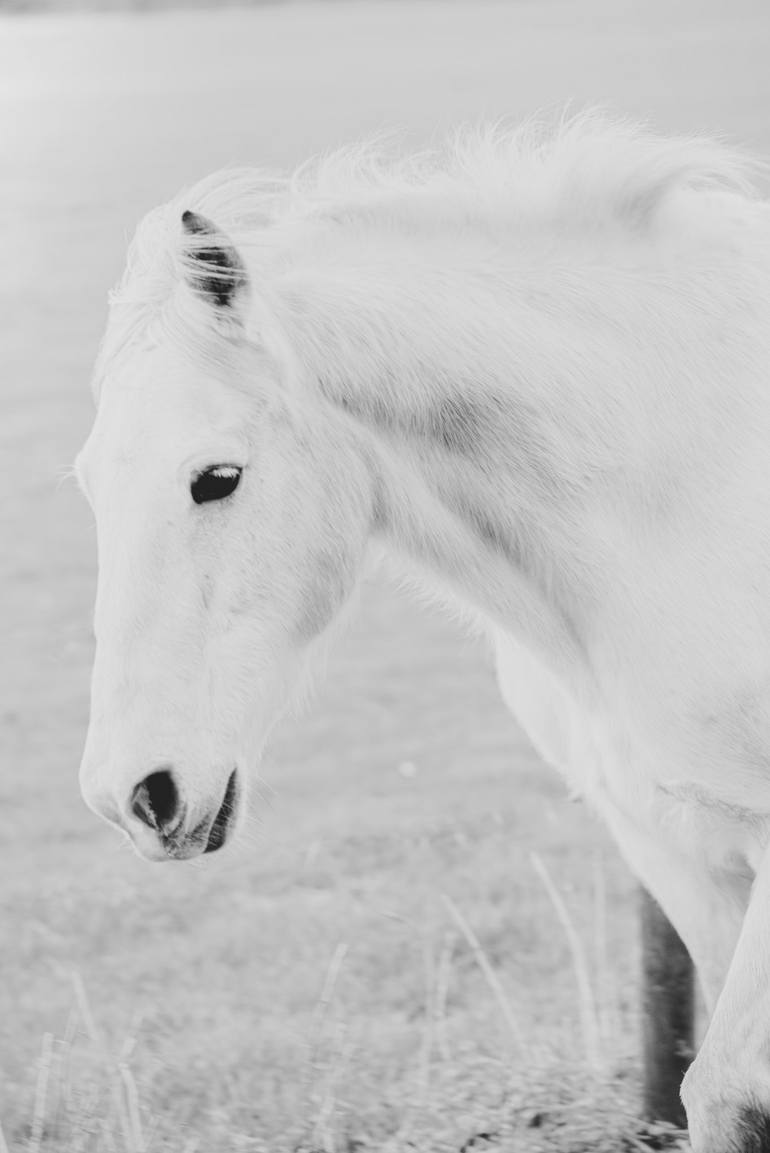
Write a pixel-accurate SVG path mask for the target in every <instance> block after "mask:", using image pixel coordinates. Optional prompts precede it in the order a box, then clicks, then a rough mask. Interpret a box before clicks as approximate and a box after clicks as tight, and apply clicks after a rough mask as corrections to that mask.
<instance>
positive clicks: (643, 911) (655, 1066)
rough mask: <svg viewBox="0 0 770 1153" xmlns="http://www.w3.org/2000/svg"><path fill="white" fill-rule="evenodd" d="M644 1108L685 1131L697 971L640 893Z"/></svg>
mask: <svg viewBox="0 0 770 1153" xmlns="http://www.w3.org/2000/svg"><path fill="white" fill-rule="evenodd" d="M640 919H641V930H642V1045H643V1061H644V1076H643V1109H644V1116H645V1119H646V1120H648V1121H668V1122H670V1123H671V1124H672V1125H678V1126H680V1127H681V1128H685V1127H686V1125H687V1119H686V1117H685V1112H684V1108H683V1106H682V1102H681V1100H680V1098H679V1086H680V1085H681V1083H682V1077H683V1076H684V1074H685V1072H686V1070H687V1066H688V1065H689V1064H690V1062H691V1061H692V1058H693V1055H694V1048H695V970H694V967H693V963H692V961H691V960H690V955H689V953H688V952H687V950H686V949H685V947H684V945H683V944H682V941H681V939H680V937H679V934H678V933H677V931H676V929H675V928H674V926H673V925H672V924H671V922H670V921H669V920H668V918H667V917H666V915H665V913H664V912H663V910H662V909H661V907H660V905H659V904H658V903H657V901H655V900H653V898H652V897H651V896H650V895H649V893H648V892H647V890H646V889H640Z"/></svg>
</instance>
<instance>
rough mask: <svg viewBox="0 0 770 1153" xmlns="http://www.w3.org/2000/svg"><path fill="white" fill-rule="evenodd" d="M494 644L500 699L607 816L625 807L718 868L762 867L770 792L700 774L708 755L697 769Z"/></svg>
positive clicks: (505, 644)
mask: <svg viewBox="0 0 770 1153" xmlns="http://www.w3.org/2000/svg"><path fill="white" fill-rule="evenodd" d="M496 647H497V674H498V681H499V685H500V690H501V693H502V696H503V699H504V700H505V702H506V704H507V705H508V707H509V708H510V710H511V712H512V713H513V714H514V716H515V717H516V719H517V720H518V721H519V723H520V724H521V726H522V728H523V729H524V730H525V732H526V733H527V735H528V737H529V739H530V740H531V741H532V744H533V745H534V747H535V748H536V750H537V751H538V752H539V753H540V755H541V756H542V758H543V760H545V761H546V762H547V763H549V764H550V765H553V766H554V767H555V768H557V769H558V770H559V771H560V772H561V773H562V775H563V776H564V777H565V779H566V780H567V782H568V784H569V786H570V788H571V789H572V790H573V791H574V792H575V793H576V794H579V795H581V796H583V797H585V798H586V799H587V800H588V801H589V803H591V804H592V805H593V807H595V808H596V809H598V810H599V811H600V812H602V813H603V814H605V815H609V810H611V809H615V810H619V811H620V812H622V813H623V814H624V816H625V817H626V818H630V819H631V820H632V821H633V822H634V823H635V824H637V825H639V826H640V827H646V828H647V829H648V830H651V831H653V833H654V835H656V836H661V837H664V838H665V839H667V840H669V841H672V842H675V843H676V845H677V847H678V848H679V849H680V850H682V851H684V852H686V853H688V854H691V855H693V856H699V857H702V858H706V859H707V860H708V863H709V865H710V866H712V867H714V868H732V867H733V863H734V862H739V861H748V862H749V863H750V864H751V865H752V866H753V867H756V863H758V860H759V857H760V856H761V855H762V852H763V850H764V848H765V847H766V846H767V845H768V843H770V788H768V787H767V786H764V787H763V788H762V789H761V790H759V791H757V786H755V789H754V792H752V790H751V789H748V790H747V788H746V787H745V785H743V784H742V781H741V779H740V777H739V776H738V775H737V774H736V775H731V774H730V773H728V772H725V773H724V775H723V776H722V777H721V778H715V777H714V774H713V772H708V771H703V770H704V766H703V761H702V760H701V759H698V766H697V768H698V770H699V771H697V772H695V773H694V772H693V766H692V765H689V764H687V763H683V762H682V761H680V760H679V759H678V757H677V755H676V752H675V750H673V749H672V750H666V749H665V748H664V749H661V748H660V747H659V746H657V745H656V744H655V743H654V742H652V741H649V742H648V741H645V740H644V738H643V736H641V735H639V733H638V732H636V731H632V730H631V729H630V727H629V726H627V725H624V724H623V722H622V720H621V719H620V718H618V717H615V716H613V715H612V714H610V713H609V712H607V711H606V710H601V709H596V710H591V709H589V708H586V707H582V706H581V705H580V704H579V703H578V701H577V700H576V698H575V695H574V694H573V693H572V692H570V690H569V689H568V688H567V687H566V686H565V685H564V683H563V682H562V681H560V680H559V678H558V677H556V676H555V675H554V674H553V673H552V672H551V671H550V670H549V669H548V668H547V667H546V666H545V665H544V664H543V663H542V662H540V661H539V660H538V659H537V658H536V657H534V656H533V655H532V654H531V653H529V652H528V651H527V650H526V649H524V648H522V647H521V646H520V645H519V644H518V643H517V642H515V641H513V639H512V638H508V637H507V636H504V635H501V636H499V637H498V638H497V646H496ZM667 754H670V755H667ZM759 792H761V793H762V796H760V795H759ZM755 793H756V795H755ZM763 798H764V800H765V801H767V804H766V805H763V803H762V801H763Z"/></svg>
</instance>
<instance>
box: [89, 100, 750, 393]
mask: <svg viewBox="0 0 770 1153" xmlns="http://www.w3.org/2000/svg"><path fill="white" fill-rule="evenodd" d="M763 172H764V167H763V166H762V165H761V164H760V163H758V162H757V161H756V160H753V159H751V158H748V157H746V156H744V155H742V154H740V153H738V152H735V151H733V150H730V149H728V148H727V147H725V146H723V145H721V144H719V143H717V142H715V141H712V140H708V139H704V138H701V137H674V138H664V137H659V136H656V135H654V134H653V133H651V132H649V131H647V130H646V129H645V128H643V127H641V126H639V125H635V124H631V123H628V122H625V121H620V120H615V119H610V118H608V117H606V116H605V115H603V114H602V113H599V112H596V111H591V112H587V113H583V114H581V115H578V116H576V117H574V118H572V119H569V120H562V121H561V122H560V123H559V124H558V125H557V126H556V127H553V126H550V127H549V126H547V125H546V124H544V123H543V122H542V121H538V120H532V121H529V122H527V123H525V124H524V125H522V126H520V127H517V128H515V129H512V130H511V129H507V128H503V127H501V126H499V125H490V126H486V127H482V128H480V129H476V130H466V131H462V132H460V133H457V134H456V135H455V136H453V137H452V138H451V139H449V140H448V141H447V142H446V144H445V145H444V146H443V147H442V148H439V149H435V150H430V151H424V152H420V153H417V154H412V155H407V156H403V155H397V154H394V153H393V150H392V149H389V148H388V147H387V146H385V145H383V144H381V143H365V144H361V145H357V146H351V147H347V148H342V149H339V150H338V151H336V152H333V153H332V154H330V155H327V156H324V157H321V158H320V159H316V160H313V161H310V162H308V163H306V164H304V165H302V166H301V167H300V168H299V169H298V170H297V171H296V172H295V173H294V174H293V175H276V174H272V173H267V172H265V171H262V170H259V169H249V168H243V169H225V170H223V171H220V172H216V173H214V174H212V175H211V176H208V177H206V178H204V179H203V180H201V181H199V182H198V183H197V184H195V185H193V186H192V187H190V188H187V189H184V190H183V191H182V192H180V193H179V194H178V195H177V196H176V197H174V198H173V200H171V201H169V202H168V203H167V204H164V205H162V206H160V207H159V208H156V209H154V210H153V211H151V212H150V213H148V215H147V216H146V217H145V218H144V219H143V220H142V222H141V223H140V225H139V227H138V229H137V232H136V235H135V238H134V240H133V243H132V244H131V247H130V249H129V253H128V260H127V267H126V270H125V273H124V275H123V277H122V279H121V281H120V283H119V284H118V286H117V287H116V289H115V290H114V291H113V293H112V294H111V298H110V299H111V305H112V308H111V317H110V325H109V328H108V331H107V334H106V337H105V342H104V346H103V348H102V352H101V356H100V360H99V365H98V368H97V379H98V378H99V377H101V376H102V375H103V373H104V370H105V368H106V366H107V364H108V362H109V361H110V360H111V359H112V358H113V357H114V356H116V355H118V354H119V353H120V351H121V349H122V348H124V347H125V346H126V344H127V343H130V342H131V341H132V340H133V338H134V336H136V335H138V334H139V333H140V332H141V331H142V330H143V329H144V327H145V326H146V324H147V323H148V322H149V320H150V319H151V318H152V317H153V316H154V315H155V314H156V313H157V312H158V310H159V309H160V308H161V307H162V305H163V304H164V302H165V301H166V300H167V299H168V297H169V295H170V293H171V291H172V290H173V287H174V286H175V285H176V284H177V283H178V282H179V280H180V279H181V276H182V267H183V264H182V262H183V256H184V253H183V245H182V243H181V229H180V217H181V214H182V212H184V211H185V210H187V209H192V210H194V211H196V212H200V213H202V214H204V215H205V216H207V217H209V218H210V219H211V220H212V221H214V222H215V223H216V225H217V226H218V228H220V229H221V230H222V231H223V232H225V233H226V234H227V235H228V236H229V238H230V239H231V240H232V241H233V242H234V243H235V245H236V246H237V247H239V248H240V249H241V250H242V251H243V252H244V254H245V256H246V259H247V261H248V263H249V265H250V266H253V267H254V268H256V269H258V271H259V279H258V284H259V283H260V282H261V283H263V284H267V283H268V281H269V276H270V272H271V269H272V268H274V267H276V266H279V267H280V265H281V264H282V263H283V262H285V261H286V260H287V259H292V258H294V257H295V256H301V254H302V252H303V249H304V248H305V246H306V243H307V240H308V239H309V238H310V237H317V236H318V235H319V234H320V233H322V232H323V230H324V229H342V228H344V227H346V226H347V227H349V228H353V227H355V226H356V225H358V226H366V227H368V228H369V229H371V230H376V229H378V228H379V229H387V230H389V231H391V232H392V231H394V230H396V231H400V232H402V233H404V234H407V235H408V233H409V232H410V231H411V230H412V229H413V228H415V227H417V226H419V227H420V228H421V229H423V230H426V229H430V228H431V227H434V228H439V227H444V228H447V229H452V228H453V227H455V228H458V227H463V226H465V225H467V224H468V223H469V222H473V221H483V222H484V223H485V225H486V226H487V227H489V228H490V229H494V228H500V227H505V226H506V225H513V224H515V223H516V222H518V223H519V225H520V226H521V225H524V226H526V227H527V228H535V227H538V226H540V227H542V226H546V225H550V226H552V227H555V228H558V229H559V230H560V231H561V232H569V231H574V232H577V231H578V230H580V231H582V232H583V233H585V232H586V231H588V232H595V231H596V230H601V229H614V230H618V229H620V230H624V229H625V230H627V231H628V233H629V234H634V233H636V234H638V233H639V232H640V231H643V230H644V229H645V228H647V227H649V226H651V224H652V223H653V222H654V219H655V216H656V213H657V212H658V210H659V209H660V207H661V205H662V204H663V203H664V201H666V200H667V198H670V196H671V194H672V193H674V192H676V191H677V190H688V191H692V192H695V193H708V192H713V191H714V190H721V191H726V192H730V193H733V194H737V195H738V196H740V197H741V198H743V199H744V201H745V202H746V204H748V202H749V201H750V200H752V199H755V198H756V196H757V178H758V176H759V175H760V173H763Z"/></svg>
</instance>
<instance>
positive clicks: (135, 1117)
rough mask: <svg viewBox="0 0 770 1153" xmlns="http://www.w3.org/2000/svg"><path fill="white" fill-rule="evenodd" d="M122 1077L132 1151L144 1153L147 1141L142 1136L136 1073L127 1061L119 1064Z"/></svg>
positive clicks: (133, 1152) (132, 1152)
mask: <svg viewBox="0 0 770 1153" xmlns="http://www.w3.org/2000/svg"><path fill="white" fill-rule="evenodd" d="M118 1068H119V1072H120V1079H121V1081H122V1082H123V1088H124V1090H125V1096H126V1113H127V1115H128V1122H129V1132H130V1134H131V1146H130V1148H131V1153H144V1150H145V1143H144V1138H143V1136H142V1120H141V1117H140V1115H139V1093H138V1092H137V1088H136V1081H135V1080H134V1075H133V1073H132V1072H131V1070H130V1069H129V1067H128V1065H126V1064H125V1062H123V1061H121V1063H120V1065H119V1066H118Z"/></svg>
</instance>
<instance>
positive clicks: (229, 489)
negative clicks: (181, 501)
mask: <svg viewBox="0 0 770 1153" xmlns="http://www.w3.org/2000/svg"><path fill="white" fill-rule="evenodd" d="M242 471H243V470H242V469H241V468H239V467H238V465H236V464H215V465H212V466H211V468H205V469H204V470H203V472H199V473H198V475H197V476H196V477H194V478H193V482H192V484H191V485H190V493H191V494H192V498H193V500H194V501H195V503H196V504H205V503H206V501H209V500H224V498H225V497H226V496H230V494H231V493H233V492H235V490H236V489H237V487H238V481H239V480H240V479H241V472H242Z"/></svg>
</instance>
